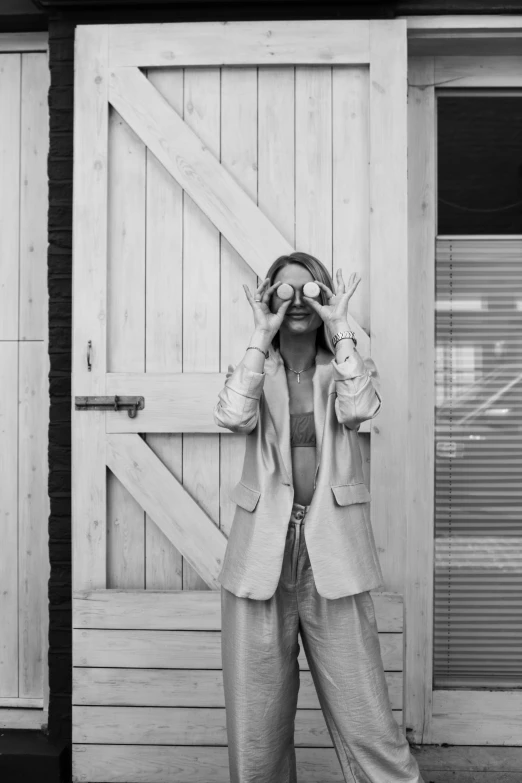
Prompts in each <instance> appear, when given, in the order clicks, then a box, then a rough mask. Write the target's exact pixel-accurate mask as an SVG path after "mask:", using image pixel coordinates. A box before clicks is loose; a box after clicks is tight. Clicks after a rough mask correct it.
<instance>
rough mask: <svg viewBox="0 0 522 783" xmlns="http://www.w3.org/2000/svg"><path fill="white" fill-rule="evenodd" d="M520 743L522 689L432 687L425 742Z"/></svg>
mask: <svg viewBox="0 0 522 783" xmlns="http://www.w3.org/2000/svg"><path fill="white" fill-rule="evenodd" d="M450 737H451V740H452V744H454V745H512V746H520V745H522V692H521V691H519V690H515V691H505V690H499V691H485V690H477V691H465V692H464V693H463V692H462V691H461V690H448V691H446V690H435V691H434V692H433V716H432V720H431V725H430V731H429V734H427V735H426V739H425V742H427V743H429V744H433V743H442V742H450V739H449V738H450Z"/></svg>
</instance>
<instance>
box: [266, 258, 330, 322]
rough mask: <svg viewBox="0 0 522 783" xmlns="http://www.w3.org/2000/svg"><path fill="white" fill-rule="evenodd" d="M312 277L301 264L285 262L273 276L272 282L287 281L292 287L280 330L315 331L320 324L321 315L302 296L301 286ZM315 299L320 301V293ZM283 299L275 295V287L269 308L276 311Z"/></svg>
mask: <svg viewBox="0 0 522 783" xmlns="http://www.w3.org/2000/svg"><path fill="white" fill-rule="evenodd" d="M313 279H314V278H313V277H312V275H311V274H310V272H309V271H308V269H306V267H304V266H303V265H302V264H287V265H286V266H284V267H283V268H282V269H280V270H279V271H278V272H277V274H276V276H275V277H274V280H273V282H274V283H279V282H281V283H289V285H291V286H292V288H293V289H294V291H295V293H294V298H293V299H292V302H291V304H290V305H289V307H288V310H287V311H286V314H285V317H284V319H283V323H282V324H281V329H280V331H285V332H288V333H290V334H295V335H300V334H307V333H308V332H314V331H317V329H318V328H319V327H320V326H321V324H322V319H321V316H319V315H317V313H316V312H315V311H314V310H312V308H311V307H309V306H308V304H307V303H306V300H305V299H304V298H303V286H304V285H305V283H310V282H312V281H313ZM316 301H318V302H320V301H321V295H320V294H319V296H318V297H317V299H316ZM283 302H284V300H283V299H280V298H279V297H278V295H277V289H276V290H275V291H274V293H273V294H272V299H271V302H270V310H271V311H272V312H273V313H276V312H277V311H278V309H279V308H280V307H281V305H282V304H283Z"/></svg>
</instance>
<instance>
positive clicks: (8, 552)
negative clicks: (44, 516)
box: [0, 341, 19, 698]
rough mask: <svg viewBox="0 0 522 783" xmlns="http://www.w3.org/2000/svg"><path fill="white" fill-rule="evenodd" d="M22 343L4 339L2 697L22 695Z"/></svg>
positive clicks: (0, 354)
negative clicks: (20, 414) (19, 672)
mask: <svg viewBox="0 0 522 783" xmlns="http://www.w3.org/2000/svg"><path fill="white" fill-rule="evenodd" d="M17 381H18V343H17V342H16V341H9V342H7V341H0V389H1V394H0V476H1V477H2V491H1V492H0V524H1V530H2V546H1V547H0V626H1V628H2V633H1V635H0V651H1V654H0V696H4V697H11V698H16V697H18V687H19V683H18V676H19V675H18V657H19V648H18V389H17V386H18V382H17Z"/></svg>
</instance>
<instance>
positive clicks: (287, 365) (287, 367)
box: [283, 359, 315, 383]
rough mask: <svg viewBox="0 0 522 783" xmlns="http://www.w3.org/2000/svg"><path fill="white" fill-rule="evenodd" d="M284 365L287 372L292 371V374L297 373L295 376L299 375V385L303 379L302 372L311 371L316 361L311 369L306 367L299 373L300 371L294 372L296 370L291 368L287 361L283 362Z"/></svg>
mask: <svg viewBox="0 0 522 783" xmlns="http://www.w3.org/2000/svg"><path fill="white" fill-rule="evenodd" d="M283 364H284V365H285V367H286V369H287V370H292V372H293V373H295V375H297V383H301V377H300V376H301V373H302V372H306V371H307V370H310V369H311V368H312V367H313V366H314V364H315V359H314V360H313V362H312V364H311V365H310V366H309V367H305V368H304V369H303V370H299V371H298V370H294V368H293V367H290V365H289V364H287V363H286V362H285V361H283Z"/></svg>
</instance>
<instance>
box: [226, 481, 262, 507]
mask: <svg viewBox="0 0 522 783" xmlns="http://www.w3.org/2000/svg"><path fill="white" fill-rule="evenodd" d="M260 496H261V492H258V490H257V489H251V488H250V487H247V485H246V484H243V482H241V481H240V482H239V484H236V486H235V487H234V488H233V489H232V491H231V492H230V499H231V500H233V501H234V503H237V505H238V506H241V508H244V509H245V511H254V509H255V507H256V506H257V502H258V500H259V498H260Z"/></svg>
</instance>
